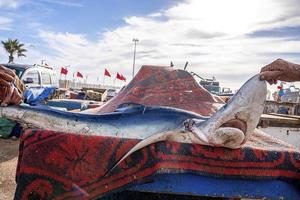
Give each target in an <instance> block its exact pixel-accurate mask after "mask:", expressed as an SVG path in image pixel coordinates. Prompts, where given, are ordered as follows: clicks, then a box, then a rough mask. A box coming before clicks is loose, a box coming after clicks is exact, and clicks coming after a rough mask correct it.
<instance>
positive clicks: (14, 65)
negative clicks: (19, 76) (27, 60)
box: [1, 63, 34, 70]
mask: <svg viewBox="0 0 300 200" xmlns="http://www.w3.org/2000/svg"><path fill="white" fill-rule="evenodd" d="M1 65H3V66H4V67H8V68H15V69H16V68H18V69H24V70H25V69H27V68H30V67H34V66H33V65H27V64H15V63H7V64H1Z"/></svg>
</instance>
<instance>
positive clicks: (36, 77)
mask: <svg viewBox="0 0 300 200" xmlns="http://www.w3.org/2000/svg"><path fill="white" fill-rule="evenodd" d="M27 78H31V79H32V80H33V83H31V84H40V76H39V73H38V71H36V70H31V71H28V72H27V73H26V74H24V76H23V77H22V79H23V80H26V79H27Z"/></svg>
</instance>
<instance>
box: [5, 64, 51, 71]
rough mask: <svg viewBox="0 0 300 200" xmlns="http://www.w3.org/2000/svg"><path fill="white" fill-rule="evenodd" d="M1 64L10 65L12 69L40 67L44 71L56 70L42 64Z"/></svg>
mask: <svg viewBox="0 0 300 200" xmlns="http://www.w3.org/2000/svg"><path fill="white" fill-rule="evenodd" d="M0 65H3V66H4V67H8V68H10V69H21V70H26V69H28V68H39V69H42V70H43V71H52V72H54V70H53V69H52V68H48V67H42V66H40V65H28V64H15V63H6V64H0Z"/></svg>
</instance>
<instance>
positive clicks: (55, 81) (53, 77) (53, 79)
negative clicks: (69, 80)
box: [51, 73, 59, 87]
mask: <svg viewBox="0 0 300 200" xmlns="http://www.w3.org/2000/svg"><path fill="white" fill-rule="evenodd" d="M51 84H52V85H53V86H57V87H58V85H59V83H58V78H57V76H56V74H55V73H54V74H51Z"/></svg>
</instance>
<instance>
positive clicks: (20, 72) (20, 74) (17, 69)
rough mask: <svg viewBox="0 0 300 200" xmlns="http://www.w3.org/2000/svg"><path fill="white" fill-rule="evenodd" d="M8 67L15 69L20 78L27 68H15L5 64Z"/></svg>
mask: <svg viewBox="0 0 300 200" xmlns="http://www.w3.org/2000/svg"><path fill="white" fill-rule="evenodd" d="M5 67H7V68H10V69H12V70H14V71H15V73H16V75H17V76H18V77H19V78H20V77H21V76H22V74H23V73H24V71H25V69H23V68H14V67H10V66H5Z"/></svg>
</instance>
